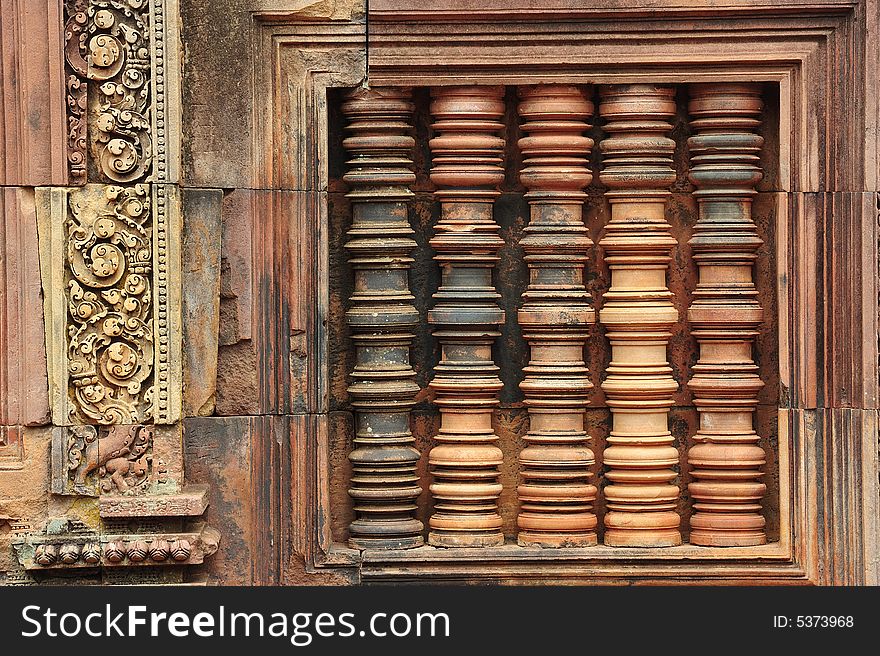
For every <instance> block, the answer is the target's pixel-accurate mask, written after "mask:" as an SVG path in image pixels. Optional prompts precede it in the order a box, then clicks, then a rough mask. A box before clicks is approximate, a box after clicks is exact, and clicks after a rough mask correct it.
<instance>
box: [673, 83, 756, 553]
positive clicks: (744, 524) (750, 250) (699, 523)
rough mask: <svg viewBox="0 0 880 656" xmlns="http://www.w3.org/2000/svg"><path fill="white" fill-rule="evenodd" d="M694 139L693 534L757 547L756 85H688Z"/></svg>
mask: <svg viewBox="0 0 880 656" xmlns="http://www.w3.org/2000/svg"><path fill="white" fill-rule="evenodd" d="M690 92H691V99H690V102H689V104H688V110H689V113H690V117H691V127H692V129H693V132H694V136H693V137H691V138H690V139H689V140H688V146H689V147H690V153H691V169H690V176H689V177H690V179H691V182H693V183H694V185H696V187H697V190H696V191H695V192H694V196H696V197H697V201H698V203H699V208H700V218H699V220H698V221H697V224H696V225H695V227H694V236H693V238H692V239H691V241H690V243H691V246H692V247H693V251H694V260H695V261H696V263H697V266H698V267H699V282H698V283H697V288H696V290H695V291H694V301H693V303H692V304H691V306H690V309H689V310H688V318H689V320H690V323H691V326H692V327H693V334H694V336H695V337H696V338H697V341H698V342H699V344H700V358H699V360H698V361H697V364H696V365H695V366H694V368H693V374H694V375H693V377H692V378H691V380H690V382H689V383H688V387H689V388H690V390H691V392H693V394H694V404H695V405H696V406H697V409H698V410H699V413H700V428H699V430H698V431H697V434H696V435H695V436H694V442H695V444H694V446H692V447H691V448H690V450H689V451H688V462H689V463H690V465H691V468H692V471H691V473H692V475H693V477H694V482H693V483H691V484H690V485H689V486H688V489H689V490H690V493H691V496H692V497H693V499H694V514H693V515H692V516H691V520H690V524H691V533H690V541H691V542H692V543H694V544H700V545H705V546H718V547H722V546H736V545H739V546H747V545H756V544H764V543H765V542H766V540H767V539H766V536H765V534H764V518H763V517H762V516H761V497H762V496H764V493H765V492H766V489H767V488H766V486H765V485H764V484H763V483H762V482H760V479H761V477H762V476H763V471H762V467H763V466H764V464H765V455H764V451H763V449H761V447H759V446H758V444H757V442H758V439H759V437H758V435H757V433H756V432H755V430H754V427H753V414H754V411H755V408H756V407H757V405H758V398H757V395H758V392H759V391H760V389H761V387H763V385H764V384H763V383H762V382H761V379H760V377H759V376H758V367H757V366H756V365H755V362H754V360H753V359H752V345H753V343H754V340H755V337H756V336H757V334H758V327H759V326H760V324H761V321H762V320H763V312H762V309H761V306H760V305H759V304H758V300H757V295H758V291H757V289H756V288H755V283H754V280H753V278H752V268H753V266H754V263H755V260H756V259H757V256H756V251H757V249H758V247H759V246H760V245H761V243H762V242H761V239H760V238H759V237H758V234H757V229H756V227H755V223H754V222H753V221H752V216H751V206H752V197H753V196H754V195H755V194H756V193H757V192H756V191H755V185H756V184H757V183H758V182H759V181H760V180H761V176H762V171H761V169H760V168H759V164H760V151H761V145H762V144H763V142H764V140H763V138H762V137H760V136H759V135H757V134H755V130H756V129H757V127H758V126H759V125H760V120H759V116H760V114H761V109H762V107H763V105H762V102H761V97H760V91H759V88H758V86H757V85H754V84H698V85H692V86H691V87H690Z"/></svg>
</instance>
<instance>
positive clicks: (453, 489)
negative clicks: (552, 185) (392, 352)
mask: <svg viewBox="0 0 880 656" xmlns="http://www.w3.org/2000/svg"><path fill="white" fill-rule="evenodd" d="M503 92H504V90H503V88H502V87H481V86H467V87H443V88H437V89H434V93H433V99H432V102H431V115H432V116H433V119H434V124H433V129H434V132H435V134H436V136H435V137H434V138H433V139H431V141H430V144H429V145H430V149H431V156H432V160H433V162H432V168H431V181H432V182H433V183H434V184H435V185H436V187H437V191H436V192H435V196H436V198H437V200H439V201H440V204H441V218H440V221H439V223H438V224H437V226H436V227H435V234H434V237H433V238H432V239H431V242H430V244H431V247H432V248H433V249H434V250H435V251H436V253H437V254H436V256H435V259H436V260H437V261H438V262H439V264H440V270H441V283H440V288H439V290H438V291H437V293H436V294H435V295H434V299H435V305H434V308H433V309H432V310H431V311H430V312H429V313H428V321H429V322H430V323H431V324H432V325H433V326H435V329H434V335H435V336H436V337H437V338H438V339H439V341H440V346H441V351H442V353H441V360H440V363H439V364H438V365H437V367H436V369H435V376H434V379H433V380H432V381H431V383H430V387H431V389H432V390H433V391H434V393H435V395H436V397H435V402H436V404H437V406H438V407H439V409H440V414H441V425H440V431H439V433H438V435H437V436H436V440H437V446H435V447H434V448H433V449H432V450H431V453H430V455H429V463H430V465H431V467H432V470H433V474H434V482H433V484H432V485H431V493H432V494H433V498H434V513H433V515H432V516H431V518H430V521H429V525H430V533H429V535H428V542H429V543H430V544H432V545H436V546H443V547H484V546H491V545H498V544H501V543H502V542H503V540H504V536H503V534H502V532H501V516H500V515H499V513H498V497H499V495H500V494H501V483H500V481H499V476H500V470H499V466H500V465H501V462H502V453H501V450H500V449H499V448H498V446H496V442H497V440H498V436H497V435H495V433H494V431H493V428H492V415H493V411H494V409H495V407H496V406H497V405H498V392H499V390H500V389H501V387H502V385H501V380H500V379H499V378H498V367H497V366H495V363H494V362H493V360H492V344H493V343H494V341H495V338H496V337H498V335H499V334H500V333H499V332H498V327H499V325H500V324H502V323H503V322H504V311H503V310H501V308H500V307H499V306H498V299H499V294H498V293H497V292H496V291H495V287H494V286H493V282H492V270H493V268H494V266H495V263H496V262H497V261H498V250H499V249H500V248H501V246H502V245H503V241H502V240H501V238H500V237H499V236H498V230H499V228H498V224H496V223H495V221H494V219H493V216H492V208H493V202H494V200H495V198H496V197H497V196H498V194H499V192H498V190H497V187H498V185H499V184H500V183H501V182H502V181H503V179H504V166H503V151H504V140H503V139H502V138H501V137H499V136H498V133H499V132H501V131H502V130H503V127H504V125H503V123H502V122H501V119H502V116H503V115H504V100H503Z"/></svg>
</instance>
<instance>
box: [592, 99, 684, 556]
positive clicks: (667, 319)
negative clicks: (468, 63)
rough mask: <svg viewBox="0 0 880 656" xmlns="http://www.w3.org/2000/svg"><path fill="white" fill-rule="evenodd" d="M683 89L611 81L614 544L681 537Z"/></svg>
mask: <svg viewBox="0 0 880 656" xmlns="http://www.w3.org/2000/svg"><path fill="white" fill-rule="evenodd" d="M674 93H675V90H674V89H673V88H671V87H661V86H654V85H651V84H632V85H616V86H608V87H603V88H602V89H601V102H600V105H599V111H600V114H601V116H602V118H604V119H605V121H606V123H605V125H604V126H603V129H604V130H605V132H607V133H608V135H609V136H608V137H607V138H606V139H604V140H603V141H602V142H601V144H600V148H601V150H602V153H603V155H604V164H603V169H602V172H601V174H600V176H599V179H600V180H601V181H602V183H603V184H605V185H607V186H608V187H609V191H608V192H606V194H605V196H606V198H607V199H608V201H609V202H610V204H611V221H610V222H609V223H608V224H607V226H606V228H605V236H604V237H603V238H602V240H601V241H600V242H599V244H600V245H601V246H602V247H603V248H604V250H605V261H606V262H607V263H608V266H609V268H610V269H611V288H610V289H609V290H608V291H607V292H606V293H605V295H604V305H603V307H602V310H601V311H600V312H599V319H600V321H601V322H602V323H603V324H604V325H605V326H606V328H607V335H608V339H609V340H610V342H611V363H610V364H609V366H608V368H607V370H606V374H607V376H606V378H605V381H604V382H603V383H602V389H603V390H605V393H606V396H607V403H608V406H609V408H611V414H612V422H613V426H612V429H611V434H610V435H609V437H608V448H606V449H605V452H604V463H605V466H606V467H607V469H608V471H607V473H606V475H605V476H606V478H607V479H608V481H609V484H608V485H606V486H605V489H604V493H605V498H606V507H607V509H608V511H607V513H606V515H605V527H606V531H605V544H608V545H612V546H638V547H662V546H671V545H677V544H680V543H681V534H680V533H679V524H680V521H681V518H680V517H679V515H678V513H677V512H676V504H677V502H678V498H679V488H678V486H677V485H676V484H675V479H676V477H677V473H676V470H675V466H676V465H677V463H678V451H677V450H676V448H675V446H674V445H673V443H674V438H673V436H672V434H671V433H670V432H669V417H668V412H669V408H671V407H672V405H673V400H672V394H673V392H674V391H675V390H676V389H678V385H677V383H676V382H675V379H673V377H672V369H671V367H670V366H669V363H668V361H667V355H666V348H667V343H668V340H669V338H670V336H671V333H670V330H671V328H672V326H673V324H674V323H675V322H676V321H678V318H679V317H678V312H677V311H676V310H675V308H674V307H673V305H672V301H671V297H672V293H671V292H670V291H669V290H668V289H667V287H666V269H667V266H668V264H669V262H670V254H671V251H672V249H673V248H674V247H675V245H676V241H675V239H673V237H672V235H671V234H670V232H669V224H668V223H667V222H666V218H665V208H666V199H667V197H668V196H669V191H668V187H669V186H670V185H671V184H672V183H673V182H674V181H675V170H674V169H673V163H672V154H673V151H674V149H675V142H674V141H673V140H672V139H670V138H669V137H668V136H667V135H668V134H669V132H670V130H671V129H672V126H671V125H670V123H669V121H670V119H671V118H672V117H673V116H675V100H674Z"/></svg>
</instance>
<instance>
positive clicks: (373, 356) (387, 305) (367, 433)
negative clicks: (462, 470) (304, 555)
mask: <svg viewBox="0 0 880 656" xmlns="http://www.w3.org/2000/svg"><path fill="white" fill-rule="evenodd" d="M409 95H410V94H409V90H408V89H393V90H392V89H387V90H386V89H378V90H377V89H357V90H355V91H353V92H351V93H350V94H349V95H348V97H347V99H346V102H345V103H344V104H343V106H342V111H343V113H344V114H345V115H346V116H347V118H348V120H349V124H348V132H349V135H350V136H348V137H347V138H346V139H345V140H344V142H343V145H344V146H345V148H346V150H347V151H348V152H349V154H350V156H351V159H350V160H349V162H348V167H349V168H348V172H347V173H346V174H345V176H344V180H345V182H346V183H348V185H349V186H350V188H351V191H350V192H349V193H348V198H350V199H351V201H352V213H353V222H352V226H351V229H350V230H349V232H348V236H349V241H348V243H347V244H346V245H345V247H346V249H347V250H348V252H349V254H350V258H349V262H350V264H351V267H352V269H353V270H354V293H353V294H352V296H351V309H349V310H348V312H347V313H346V319H347V321H348V325H349V328H350V329H351V333H352V341H353V342H354V346H355V351H356V364H355V367H354V371H352V373H351V379H352V383H351V385H350V386H349V388H348V393H349V395H350V398H351V404H352V407H353V408H354V409H355V421H356V432H355V438H354V449H353V450H352V452H351V454H350V455H349V459H350V460H351V463H352V478H351V489H350V490H349V493H350V494H351V496H352V498H353V499H354V502H355V506H354V509H355V512H356V513H357V518H356V519H355V520H354V521H353V522H352V523H351V525H350V536H351V537H350V539H349V544H350V545H351V546H352V547H355V548H359V549H369V548H379V549H393V548H408V547H418V546H420V545H422V544H423V543H424V538H423V537H422V530H423V528H424V527H423V525H422V523H421V522H420V521H418V520H417V519H416V518H415V511H416V508H417V506H416V499H417V497H418V496H419V494H420V493H421V491H422V488H421V487H419V485H418V480H419V479H418V476H417V475H416V465H417V463H418V461H419V452H418V451H417V450H416V449H415V448H414V446H413V444H414V443H415V440H414V438H413V436H412V433H411V432H410V425H409V422H410V412H409V411H410V409H411V408H412V406H413V405H414V404H415V397H416V394H417V393H418V391H419V386H418V385H417V384H416V383H415V380H414V379H415V371H413V369H412V366H411V365H410V361H409V357H410V347H411V344H412V339H413V334H412V330H413V328H414V327H415V326H416V325H417V324H418V321H419V313H418V311H417V310H416V309H415V307H413V300H414V297H413V295H412V294H411V293H410V290H409V280H408V275H409V265H410V262H412V258H411V257H410V253H411V252H412V250H413V249H414V248H415V247H416V242H415V241H414V240H413V238H412V235H413V233H414V231H413V230H412V228H411V227H410V225H409V222H408V219H407V201H408V200H409V199H410V198H411V197H412V195H413V194H412V192H411V191H410V190H409V185H411V184H412V183H413V182H414V181H415V175H414V174H413V173H412V172H411V170H410V168H411V167H412V151H413V148H414V147H415V139H413V137H412V136H411V135H410V134H409V132H410V130H411V127H410V123H411V120H412V119H411V115H412V112H413V104H412V102H411V101H410V99H409Z"/></svg>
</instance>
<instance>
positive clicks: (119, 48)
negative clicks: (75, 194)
mask: <svg viewBox="0 0 880 656" xmlns="http://www.w3.org/2000/svg"><path fill="white" fill-rule="evenodd" d="M65 13H66V16H67V22H66V24H65V35H64V37H65V46H64V52H65V58H66V61H67V65H68V67H69V69H70V71H71V75H69V76H68V81H67V90H68V94H67V106H68V127H69V130H68V140H69V151H68V162H69V165H70V171H71V177H72V179H73V180H74V181H75V182H78V183H82V182H85V176H86V174H87V170H86V162H85V159H86V154H87V153H86V146H88V151H89V153H90V154H91V157H92V162H93V164H94V167H95V170H96V171H95V172H96V174H97V176H98V178H99V179H101V180H102V181H104V182H118V183H128V182H136V181H140V180H143V179H144V177H145V176H146V175H147V174H148V173H149V171H150V169H151V166H152V160H153V144H152V137H151V135H150V84H149V82H150V80H149V77H150V57H151V55H150V29H149V23H150V19H149V5H148V3H147V2H146V0H68V1H67V2H66V3H65ZM90 82H92V83H94V84H89V83H90ZM86 98H87V99H88V100H87V103H84V99H86ZM86 105H87V107H86ZM84 120H85V123H86V124H87V125H83V121H84Z"/></svg>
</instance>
